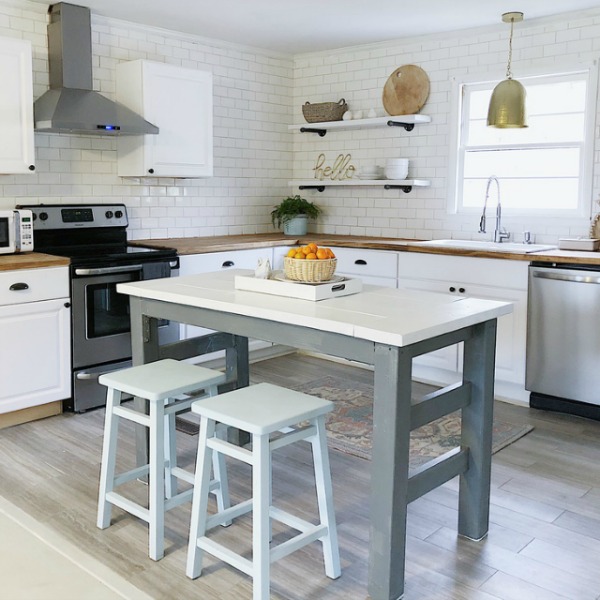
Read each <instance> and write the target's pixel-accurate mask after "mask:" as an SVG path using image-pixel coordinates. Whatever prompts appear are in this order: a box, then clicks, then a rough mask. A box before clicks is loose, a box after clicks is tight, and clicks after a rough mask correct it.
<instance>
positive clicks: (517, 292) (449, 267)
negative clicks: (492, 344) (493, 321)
mask: <svg viewBox="0 0 600 600" xmlns="http://www.w3.org/2000/svg"><path fill="white" fill-rule="evenodd" d="M527 269H528V263H527V262H526V261H517V260H500V259H487V258H471V257H460V256H447V255H439V254H417V253H408V252H407V253H399V265H398V287H400V288H405V289H414V290H423V291H429V292H438V293H445V294H454V295H458V296H468V297H473V298H482V299H487V300H500V301H504V302H512V303H513V312H512V313H511V314H509V315H505V316H503V317H501V318H500V319H498V334H497V343H496V397H498V398H503V399H506V400H510V401H514V402H518V403H525V404H526V403H528V399H529V394H528V392H527V391H526V390H525V350H526V336H527ZM461 372H462V352H461V351H460V348H459V346H458V345H456V346H451V347H449V348H444V349H442V350H438V351H436V352H431V353H429V354H424V355H423V356H420V357H418V358H416V359H415V361H414V375H415V377H417V378H418V379H422V380H424V381H428V382H432V383H439V384H446V383H449V382H451V381H455V380H456V377H457V375H458V374H460V373H461Z"/></svg>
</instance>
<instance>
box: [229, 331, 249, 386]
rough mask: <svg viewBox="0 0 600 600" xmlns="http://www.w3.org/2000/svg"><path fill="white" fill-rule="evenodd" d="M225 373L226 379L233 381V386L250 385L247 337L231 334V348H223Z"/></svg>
mask: <svg viewBox="0 0 600 600" xmlns="http://www.w3.org/2000/svg"><path fill="white" fill-rule="evenodd" d="M225 374H226V375H227V380H228V381H233V382H234V385H233V387H234V388H240V387H246V386H248V385H250V353H249V351H248V338H247V337H243V336H240V335H234V336H233V348H226V350H225Z"/></svg>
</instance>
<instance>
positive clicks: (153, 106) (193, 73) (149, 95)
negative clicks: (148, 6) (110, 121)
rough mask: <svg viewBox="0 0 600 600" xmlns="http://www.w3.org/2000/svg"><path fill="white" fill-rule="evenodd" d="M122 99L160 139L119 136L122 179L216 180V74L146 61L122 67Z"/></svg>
mask: <svg viewBox="0 0 600 600" xmlns="http://www.w3.org/2000/svg"><path fill="white" fill-rule="evenodd" d="M117 100H119V102H122V103H123V104H125V105H126V106H128V107H129V108H131V109H132V110H135V111H137V112H139V113H140V114H141V115H142V116H143V117H144V118H145V119H146V120H147V121H150V123H153V124H154V125H156V126H157V127H158V128H159V133H158V134H157V135H145V136H122V137H119V139H118V145H117V150H118V174H119V175H121V176H134V177H135V176H137V177H140V176H144V175H146V176H148V175H151V176H155V177H211V176H212V174H213V114H212V113H213V96H212V73H210V72H208V71H197V70H194V69H185V68H182V67H177V66H174V65H168V64H165V63H156V62H151V61H146V60H137V61H131V62H129V63H121V64H119V65H117Z"/></svg>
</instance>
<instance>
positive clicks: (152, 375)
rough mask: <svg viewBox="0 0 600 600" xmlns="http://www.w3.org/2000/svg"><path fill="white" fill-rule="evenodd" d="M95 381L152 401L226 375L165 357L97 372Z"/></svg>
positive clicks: (210, 383)
mask: <svg viewBox="0 0 600 600" xmlns="http://www.w3.org/2000/svg"><path fill="white" fill-rule="evenodd" d="M98 381H99V382H100V383H101V384H102V385H105V386H107V387H111V388H115V389H118V390H120V391H121V392H124V393H125V394H131V395H132V396H137V397H139V398H145V399H146V400H150V401H151V402H157V401H158V400H165V399H166V398H172V397H173V396H177V395H179V394H185V393H187V392H192V391H194V390H197V389H204V388H206V387H208V386H211V385H216V384H221V383H223V382H224V381H225V375H224V374H223V373H221V372H219V371H215V370H213V369H207V368H205V367H200V366H197V365H191V364H188V363H184V362H179V361H178V360H173V359H172V358H165V359H164V360H159V361H157V362H153V363H146V364H145V365H140V366H138V367H132V368H130V369H123V370H121V371H113V372H112V373H105V374H103V375H100V377H99V378H98Z"/></svg>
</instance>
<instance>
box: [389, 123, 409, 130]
mask: <svg viewBox="0 0 600 600" xmlns="http://www.w3.org/2000/svg"><path fill="white" fill-rule="evenodd" d="M387 124H388V127H404V129H406V131H412V130H413V129H414V128H415V124H414V123H400V122H399V121H388V122H387Z"/></svg>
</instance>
